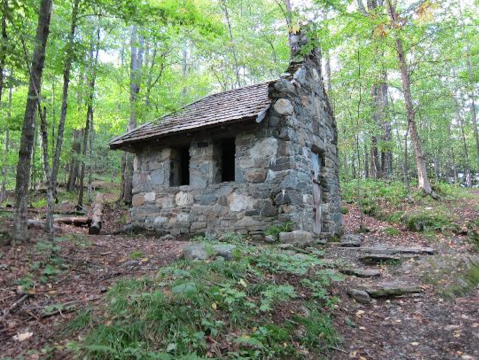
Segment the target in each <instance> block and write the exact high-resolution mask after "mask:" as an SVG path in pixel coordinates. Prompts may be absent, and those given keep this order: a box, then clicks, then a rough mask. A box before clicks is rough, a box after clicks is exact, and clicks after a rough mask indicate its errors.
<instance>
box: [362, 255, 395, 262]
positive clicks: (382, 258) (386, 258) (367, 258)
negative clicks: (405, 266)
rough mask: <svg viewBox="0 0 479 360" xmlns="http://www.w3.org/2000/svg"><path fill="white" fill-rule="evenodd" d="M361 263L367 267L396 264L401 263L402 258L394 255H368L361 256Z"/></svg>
mask: <svg viewBox="0 0 479 360" xmlns="http://www.w3.org/2000/svg"><path fill="white" fill-rule="evenodd" d="M359 261H361V262H362V263H363V264H365V265H380V264H396V263H399V262H400V261H401V258H400V257H398V256H393V255H382V254H367V255H364V256H361V257H360V258H359Z"/></svg>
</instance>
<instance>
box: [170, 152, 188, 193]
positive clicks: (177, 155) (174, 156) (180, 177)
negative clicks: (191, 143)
mask: <svg viewBox="0 0 479 360" xmlns="http://www.w3.org/2000/svg"><path fill="white" fill-rule="evenodd" d="M180 185H190V148H189V147H184V148H180V149H171V161H170V186H180Z"/></svg>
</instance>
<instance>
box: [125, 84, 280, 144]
mask: <svg viewBox="0 0 479 360" xmlns="http://www.w3.org/2000/svg"><path fill="white" fill-rule="evenodd" d="M274 81H277V79H275V80H268V81H263V82H260V83H256V84H251V85H245V86H242V87H239V88H236V89H230V90H225V91H220V92H216V93H212V94H208V95H205V96H202V97H201V98H199V99H198V100H195V101H192V102H190V103H188V104H186V105H183V106H181V107H180V108H179V109H178V110H174V111H171V112H169V113H166V114H164V115H162V116H160V117H159V118H156V119H153V120H151V121H149V122H147V123H146V124H144V125H147V124H152V123H154V122H157V121H160V120H162V119H164V118H165V117H167V116H170V115H172V114H176V113H179V112H180V111H181V110H183V109H184V108H187V107H189V106H191V105H194V104H196V103H198V102H200V101H202V100H204V99H206V98H209V97H210V96H215V95H220V94H226V93H230V92H233V91H238V90H242V89H246V88H249V87H254V86H259V85H265V84H270V83H272V82H274ZM139 128H140V127H137V128H135V129H139ZM135 129H133V130H135ZM133 130H132V131H133ZM124 135H126V134H124Z"/></svg>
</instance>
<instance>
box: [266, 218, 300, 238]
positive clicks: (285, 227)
mask: <svg viewBox="0 0 479 360" xmlns="http://www.w3.org/2000/svg"><path fill="white" fill-rule="evenodd" d="M293 225H294V224H293V223H292V222H291V221H288V222H285V223H284V224H281V225H273V226H271V227H269V228H268V229H266V231H265V235H271V236H274V238H275V239H276V240H278V239H279V233H281V232H290V231H293Z"/></svg>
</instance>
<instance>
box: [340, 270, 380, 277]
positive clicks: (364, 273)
mask: <svg viewBox="0 0 479 360" xmlns="http://www.w3.org/2000/svg"><path fill="white" fill-rule="evenodd" d="M339 271H340V272H342V273H343V274H345V275H352V276H357V277H360V278H374V277H380V276H381V272H380V271H379V270H377V269H353V268H347V269H340V270H339Z"/></svg>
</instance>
